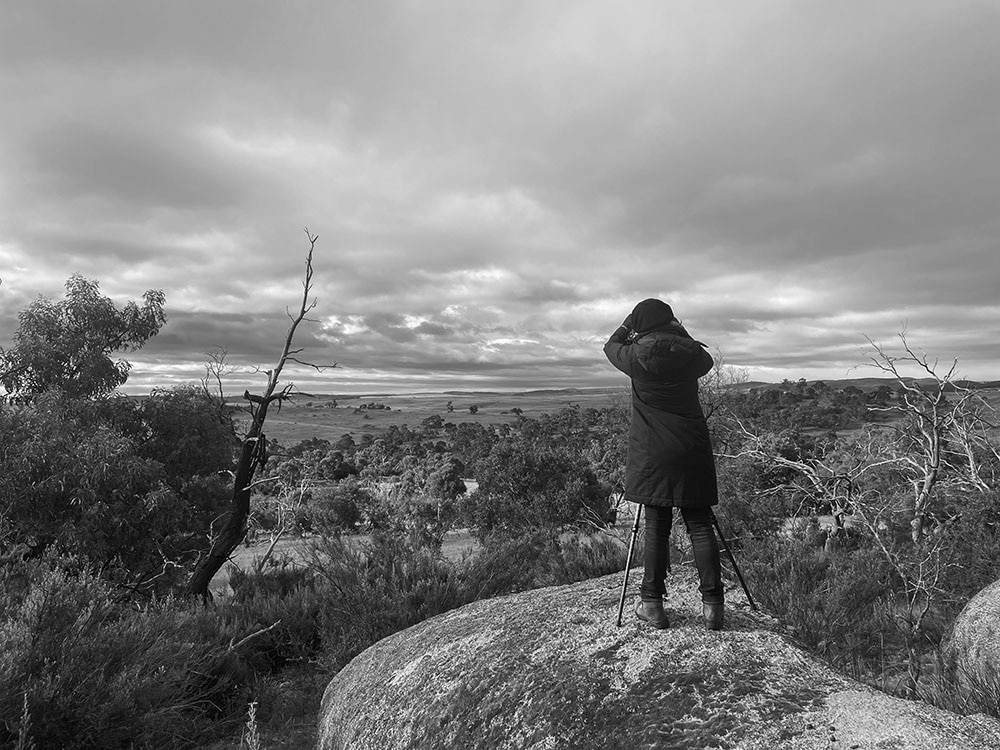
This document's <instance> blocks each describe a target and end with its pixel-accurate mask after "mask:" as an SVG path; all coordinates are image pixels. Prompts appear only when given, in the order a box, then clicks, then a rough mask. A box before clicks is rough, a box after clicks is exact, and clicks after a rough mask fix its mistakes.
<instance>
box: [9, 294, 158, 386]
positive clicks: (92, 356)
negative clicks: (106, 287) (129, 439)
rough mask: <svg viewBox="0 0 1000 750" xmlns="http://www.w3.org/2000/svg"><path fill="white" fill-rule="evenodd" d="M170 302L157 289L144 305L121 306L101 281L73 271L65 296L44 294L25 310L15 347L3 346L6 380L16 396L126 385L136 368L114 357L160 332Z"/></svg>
mask: <svg viewBox="0 0 1000 750" xmlns="http://www.w3.org/2000/svg"><path fill="white" fill-rule="evenodd" d="M164 301H165V297H164V295H163V292H162V291H160V290H158V289H151V290H148V291H146V292H145V293H144V294H143V303H142V305H141V306H140V305H139V304H138V303H136V302H129V303H128V304H127V305H125V307H124V308H122V309H119V308H118V307H117V306H116V305H115V304H114V302H113V301H112V300H110V299H109V298H108V297H105V296H103V295H101V294H100V291H99V286H98V283H97V282H96V281H92V280H90V279H86V278H84V277H83V276H81V275H79V274H73V275H72V276H71V277H70V278H69V280H68V281H67V282H66V296H65V299H63V300H62V301H60V302H53V301H52V300H50V299H47V298H45V297H39V298H38V299H37V300H35V301H34V302H32V303H31V304H30V305H29V306H28V307H27V308H25V309H24V310H22V311H21V314H20V315H19V316H18V319H19V325H18V329H17V331H16V332H15V334H14V343H13V346H11V347H10V348H9V349H0V384H2V385H3V387H4V388H6V389H7V391H8V392H9V393H12V394H15V395H28V396H31V395H36V394H39V393H42V392H44V391H46V390H49V389H56V390H59V391H62V392H63V393H65V394H66V395H68V396H71V397H73V398H91V397H94V396H101V395H104V394H106V393H110V392H111V391H113V390H114V389H115V388H117V387H118V386H120V385H122V384H123V383H125V381H126V380H127V379H128V374H129V369H130V367H131V366H130V365H129V363H128V362H126V361H125V360H123V359H119V360H114V359H113V358H112V355H114V354H115V353H116V352H125V351H135V350H136V349H139V348H140V347H141V346H142V345H143V344H145V343H146V341H148V340H149V339H150V338H152V337H153V336H155V335H156V334H157V332H158V331H159V330H160V328H161V326H163V324H164V322H165V321H166V318H165V316H164V314H163V304H164Z"/></svg>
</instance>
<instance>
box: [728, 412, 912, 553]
mask: <svg viewBox="0 0 1000 750" xmlns="http://www.w3.org/2000/svg"><path fill="white" fill-rule="evenodd" d="M733 421H734V423H735V424H736V425H737V427H738V429H739V433H740V437H739V443H740V448H739V450H736V451H734V452H731V453H722V454H720V455H721V456H723V457H726V458H750V459H752V460H755V461H759V462H761V463H764V464H768V465H771V466H774V467H778V468H782V469H787V470H790V471H792V472H793V476H795V477H796V478H797V479H798V480H799V481H795V482H786V483H782V484H778V485H775V486H774V487H771V488H769V491H770V492H779V491H781V490H796V491H798V492H800V493H802V495H803V496H804V497H805V498H807V499H808V501H809V504H810V505H812V506H813V507H823V506H825V507H828V508H829V509H830V513H831V515H832V517H833V533H832V536H836V535H837V534H839V533H840V532H841V531H842V530H843V528H844V521H845V519H846V518H847V517H849V516H851V515H853V514H854V513H855V511H856V510H857V507H858V505H859V504H860V503H861V502H862V499H863V497H864V495H865V493H864V481H865V479H866V478H867V476H868V475H870V474H872V473H874V472H875V471H877V470H878V469H881V468H883V467H886V466H892V465H898V464H899V463H900V461H901V460H902V459H901V458H900V457H898V456H897V455H895V454H894V453H893V452H892V451H890V450H889V447H888V445H887V444H886V443H885V441H884V440H880V439H879V436H878V435H876V434H875V433H873V432H866V433H865V434H864V435H863V436H862V437H861V438H860V439H859V440H857V441H855V442H853V443H852V444H851V445H849V446H844V447H843V448H842V449H837V450H831V451H823V452H820V453H817V454H816V455H813V456H808V457H803V456H799V457H794V458H793V457H789V456H787V455H785V454H783V453H782V452H781V451H779V450H777V449H776V446H775V445H774V444H773V439H772V437H771V436H770V435H766V434H765V435H761V434H757V433H755V432H753V431H752V430H750V429H749V428H748V427H747V426H746V425H745V424H744V423H743V422H742V421H741V420H739V419H735V418H734V420H733Z"/></svg>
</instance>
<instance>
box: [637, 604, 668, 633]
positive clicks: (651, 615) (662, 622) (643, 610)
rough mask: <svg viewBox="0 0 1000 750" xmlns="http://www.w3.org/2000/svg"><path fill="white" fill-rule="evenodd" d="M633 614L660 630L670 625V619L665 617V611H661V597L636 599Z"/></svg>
mask: <svg viewBox="0 0 1000 750" xmlns="http://www.w3.org/2000/svg"><path fill="white" fill-rule="evenodd" d="M635 616H636V617H638V618H639V619H640V620H643V621H645V622H648V623H649V624H650V625H652V626H653V627H654V628H659V629H660V630H662V629H663V628H669V627H670V620H668V619H667V613H666V612H664V611H663V601H662V600H661V599H638V600H636V603H635Z"/></svg>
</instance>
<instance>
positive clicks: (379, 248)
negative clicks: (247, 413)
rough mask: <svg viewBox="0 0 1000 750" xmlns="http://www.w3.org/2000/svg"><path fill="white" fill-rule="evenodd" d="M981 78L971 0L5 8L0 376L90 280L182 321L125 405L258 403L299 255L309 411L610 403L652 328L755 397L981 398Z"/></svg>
mask: <svg viewBox="0 0 1000 750" xmlns="http://www.w3.org/2000/svg"><path fill="white" fill-rule="evenodd" d="M998 58H1000V8H998V7H997V6H996V5H995V4H993V3H988V2H975V1H973V0H960V1H959V2H954V3H947V4H942V3H937V2H930V1H929V0H912V1H911V0H907V2H902V1H901V0H900V1H899V2H895V1H893V2H887V3H878V4H874V5H873V4H871V3H861V2H846V3H833V4H830V3H825V4H820V3H787V2H779V1H778V0H751V1H749V2H746V1H743V0H741V1H739V2H737V1H736V0H729V1H727V2H722V3H714V4H711V5H706V4H705V3H702V2H696V1H695V0H689V1H686V2H681V1H678V0H668V1H666V2H661V1H660V0H649V1H646V2H642V1H640V2H634V3H629V4H627V5H625V6H621V7H619V6H614V5H612V4H608V3H604V2H597V1H596V0H594V1H592V2H587V1H583V2H581V1H579V0H573V1H572V2H571V1H570V0H565V1H557V2H549V3H529V2H516V1H514V0H512V1H511V2H502V3H490V4H482V3H462V2H457V1H453V2H442V1H438V0H431V1H430V2H419V3H417V2H406V1H404V0H392V1H390V0H376V1H374V2H366V3H346V2H329V3H328V2H301V3H257V2H251V3H247V2H236V1H235V0H230V1H229V2H217V3H211V4H205V3H196V2H173V3H161V4H157V5H150V4H139V3H129V4H121V3H111V2H94V3H87V4H80V3H75V2H51V1H49V0H40V1H39V2H35V3H21V4H16V5H13V7H5V8H4V9H2V10H0V101H2V102H4V105H3V124H2V126H0V175H2V176H0V278H2V279H3V284H2V285H0V345H2V344H3V343H6V342H8V341H9V340H10V336H11V334H12V333H13V331H14V330H15V328H16V325H17V312H18V311H19V310H21V309H23V307H24V306H25V305H27V304H29V303H30V301H31V300H32V299H34V298H35V297H36V295H38V294H43V295H46V296H50V297H58V296H59V295H60V294H61V291H62V285H63V283H64V282H65V280H66V279H67V278H68V276H69V275H70V274H71V273H73V272H80V273H83V274H84V275H86V276H88V277H90V278H95V279H98V280H99V281H100V282H101V286H102V289H103V290H104V291H105V293H107V294H109V295H111V296H113V297H115V298H120V299H125V298H137V297H139V296H140V295H141V293H142V291H143V290H145V289H148V288H160V289H163V290H164V291H165V292H166V295H167V309H168V324H167V326H166V327H165V328H164V329H163V331H162V332H161V334H160V335H159V336H157V337H156V338H155V339H154V340H152V341H151V342H150V343H149V344H148V345H147V346H146V347H145V348H144V349H143V350H142V351H140V352H138V353H136V354H135V355H133V356H132V357H131V359H132V360H133V362H134V368H133V376H132V379H131V380H130V383H129V387H130V388H131V389H132V390H138V391H140V392H142V391H148V390H149V388H150V387H153V386H164V385H170V384H172V383H175V382H179V381H184V380H193V379H197V378H198V377H199V376H200V374H201V367H202V363H203V362H204V360H205V352H208V351H210V350H212V349H213V348H214V347H219V346H221V347H224V348H225V349H226V350H227V351H228V354H229V358H230V361H232V362H233V363H234V364H236V365H238V366H240V367H241V368H243V369H244V370H246V369H249V368H252V367H254V366H259V367H261V368H264V369H266V368H268V367H270V366H272V365H273V360H274V358H275V357H276V356H277V354H278V351H279V349H280V344H281V339H282V336H283V334H284V330H285V328H286V327H287V322H288V319H287V317H286V308H288V307H294V306H295V305H296V304H297V298H298V296H299V295H300V294H301V273H302V262H303V259H304V256H305V250H306V249H307V247H308V243H307V242H306V238H305V235H304V234H303V233H302V228H303V227H308V228H309V229H310V230H311V231H313V232H315V233H317V234H319V235H320V240H319V242H318V244H317V254H316V259H315V266H316V288H315V296H316V298H317V302H318V306H317V308H316V309H315V310H314V317H315V319H316V320H315V322H314V323H312V324H311V325H310V326H309V327H308V328H307V329H303V333H302V336H301V338H300V339H299V343H300V344H302V345H303V346H305V347H306V352H307V354H308V357H309V359H311V360H313V361H316V362H337V363H338V364H339V367H338V368H337V369H335V370H331V371H326V372H325V373H323V374H322V375H320V374H317V373H314V372H312V371H309V370H302V371H297V372H294V373H291V375H292V377H293V379H297V380H299V381H301V382H302V383H303V385H304V386H305V387H307V388H311V389H314V390H320V391H328V392H344V391H351V390H358V391H380V390H418V389H438V390H441V389H462V388H476V389H479V388H543V387H568V386H602V385H614V384H619V383H621V377H620V376H619V375H618V374H617V373H616V371H614V370H613V369H611V368H610V366H608V365H607V364H606V362H605V361H604V358H603V355H602V353H601V345H602V344H603V341H604V340H605V338H606V337H607V335H608V334H609V333H610V332H611V331H612V330H613V329H614V328H615V327H616V326H617V325H618V323H619V322H620V321H621V320H622V318H624V317H625V315H626V314H627V313H628V311H629V310H630V309H631V307H632V306H633V305H634V304H635V303H636V302H637V301H639V300H641V299H643V298H645V297H650V296H659V297H661V298H663V299H665V300H667V301H669V302H670V303H671V304H672V305H673V307H674V309H675V311H676V312H677V314H678V315H679V316H680V317H681V318H682V319H683V320H684V321H685V323H686V324H687V325H688V326H689V328H690V329H691V330H692V333H693V334H694V335H695V336H696V337H697V338H699V339H700V340H702V341H705V342H706V343H708V344H709V345H710V346H711V347H712V348H713V349H715V350H718V351H720V352H722V353H723V355H724V358H725V361H726V362H727V363H728V364H730V365H734V366H737V367H741V368H745V369H746V370H747V372H748V374H749V375H750V376H751V377H753V378H757V379H765V380H776V379H781V378H784V377H788V378H793V379H794V378H798V377H808V378H812V377H825V378H836V377H844V376H847V375H849V373H850V371H851V368H852V367H853V366H855V365H857V364H859V363H861V362H863V361H864V359H865V355H864V350H865V348H866V346H867V342H866V340H865V337H866V336H870V337H871V338H873V339H875V340H878V341H882V342H886V343H891V342H892V337H893V336H894V335H895V333H897V332H898V331H900V330H901V329H902V328H903V327H906V329H907V330H908V336H909V338H910V340H911V342H912V343H914V344H915V345H916V346H918V347H921V348H923V349H926V350H927V351H928V352H929V353H931V354H932V355H934V356H939V357H941V359H942V360H944V361H949V362H950V360H951V358H952V357H956V356H957V357H959V359H960V361H961V367H960V369H961V370H962V372H963V373H964V374H966V375H968V376H969V377H978V378H983V379H987V378H988V379H994V378H998V377H1000V374H998V369H997V362H998V361H1000V322H998V320H1000V304H998V303H997V301H996V291H995V290H996V287H997V277H998V270H1000V254H998V238H1000V218H998V215H997V211H996V206H997V205H998V198H1000V150H998V149H997V148H996V140H997V136H998V134H1000V133H998V127H1000V125H998V124H1000V78H998V77H997V76H996V75H995V71H996V70H997V69H998V66H1000V59H998ZM246 381H247V382H253V378H252V377H247V378H246ZM239 387H240V388H242V383H240V385H239Z"/></svg>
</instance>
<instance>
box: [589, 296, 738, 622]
mask: <svg viewBox="0 0 1000 750" xmlns="http://www.w3.org/2000/svg"><path fill="white" fill-rule="evenodd" d="M604 353H605V355H607V358H608V360H610V362H611V364H613V365H614V366H615V367H617V368H618V369H619V370H621V371H622V372H623V373H625V374H626V375H628V376H629V377H630V378H631V379H632V424H631V427H630V429H629V440H628V456H627V458H626V461H625V499H626V500H628V501H630V502H633V503H640V504H641V505H642V506H643V508H642V510H643V512H644V513H645V515H646V527H645V529H646V544H645V552H644V566H645V571H644V575H643V579H642V584H641V586H640V588H639V599H638V600H637V601H636V603H635V613H636V616H637V617H638V618H639V619H640V620H644V621H645V622H648V623H649V624H650V625H652V626H653V627H656V628H666V627H669V625H670V622H669V620H668V619H667V614H666V612H664V610H663V595H664V594H665V593H666V586H665V579H666V575H667V566H668V563H669V555H670V527H671V524H672V522H673V509H674V508H680V510H681V516H682V517H683V519H684V524H685V525H686V526H687V531H688V534H689V536H690V537H691V547H692V548H693V550H694V560H695V565H696V566H697V568H698V575H699V577H700V579H701V586H700V589H699V590H700V591H701V598H702V602H703V603H704V606H703V614H704V618H705V625H706V626H707V627H708V628H709V629H711V630H719V629H721V628H722V623H723V613H724V604H723V600H724V594H723V586H722V569H721V566H720V562H719V542H718V540H717V539H716V536H715V529H714V526H713V516H712V506H713V505H716V504H717V503H718V502H719V493H718V486H717V482H716V475H715V456H714V455H713V453H712V443H711V440H710V438H709V434H708V423H707V422H706V421H705V414H704V412H703V411H702V409H701V402H700V401H699V400H698V378H700V377H701V376H703V375H705V374H706V373H708V372H709V371H710V370H711V369H712V367H713V365H714V362H713V361H712V356H711V355H710V354H709V353H708V352H707V351H705V346H704V344H702V343H701V342H699V341H695V340H694V339H693V338H692V337H691V336H690V334H688V332H687V331H686V330H684V327H683V326H682V325H681V323H680V321H679V320H677V319H676V318H675V317H674V312H673V310H672V309H671V307H670V305H668V304H667V303H666V302H663V301H662V300H658V299H646V300H643V301H642V302H640V303H639V304H638V305H636V306H635V308H634V309H633V310H632V312H631V313H630V314H629V316H628V317H627V318H625V322H623V323H622V324H621V325H620V326H619V327H618V329H617V330H616V331H615V332H614V333H613V334H611V338H609V339H608V341H607V343H606V344H605V345H604Z"/></svg>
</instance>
